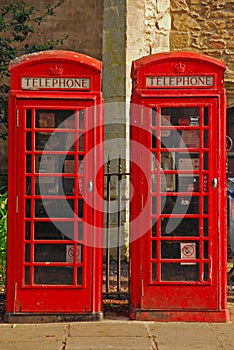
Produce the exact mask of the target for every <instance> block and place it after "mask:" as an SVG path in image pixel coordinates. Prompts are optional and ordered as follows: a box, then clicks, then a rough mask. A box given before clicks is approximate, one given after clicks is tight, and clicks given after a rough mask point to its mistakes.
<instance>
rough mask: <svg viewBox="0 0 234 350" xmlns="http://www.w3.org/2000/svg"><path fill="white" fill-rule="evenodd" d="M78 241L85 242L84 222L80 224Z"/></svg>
mask: <svg viewBox="0 0 234 350" xmlns="http://www.w3.org/2000/svg"><path fill="white" fill-rule="evenodd" d="M78 240H79V241H83V222H82V221H79V222H78Z"/></svg>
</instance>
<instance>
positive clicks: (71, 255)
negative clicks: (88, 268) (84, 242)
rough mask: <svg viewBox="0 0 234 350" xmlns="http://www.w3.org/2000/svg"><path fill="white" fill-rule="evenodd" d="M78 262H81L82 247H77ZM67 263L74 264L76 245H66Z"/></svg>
mask: <svg viewBox="0 0 234 350" xmlns="http://www.w3.org/2000/svg"><path fill="white" fill-rule="evenodd" d="M75 261H76V262H81V245H78V246H77V258H76V259H75ZM66 262H68V263H73V262H74V245H73V244H67V245H66Z"/></svg>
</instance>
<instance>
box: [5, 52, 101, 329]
mask: <svg viewBox="0 0 234 350" xmlns="http://www.w3.org/2000/svg"><path fill="white" fill-rule="evenodd" d="M101 72H102V67H101V62H99V61H97V60H96V59H93V58H91V57H88V56H85V55H82V54H79V53H75V52H67V51H59V50H54V51H48V52H41V53H36V54H31V55H26V56H23V57H21V58H19V59H17V60H14V61H13V62H12V63H11V64H10V73H11V91H10V101H9V223H8V268H7V308H6V312H7V319H8V320H10V321H11V322H12V321H13V322H17V321H19V320H20V317H21V316H23V317H24V320H25V316H28V319H27V320H30V317H31V316H33V317H31V318H32V319H33V321H35V320H44V319H45V317H44V316H43V315H45V314H47V319H49V320H57V319H59V320H72V319H74V320H79V319H87V320H89V319H100V318H101V317H102V312H101V311H102V249H101V239H102V229H101V227H102V210H101V205H102V200H101V195H100V196H97V195H96V193H95V186H96V187H97V188H98V191H99V193H100V194H101V193H102V190H103V176H102V174H101V171H102V167H101V164H102V161H103V148H102V141H103V127H102V125H103V114H102V103H103V101H102V94H101ZM97 172H99V174H100V176H99V177H98V178H97V176H95V174H97ZM94 196H95V197H94ZM48 315H50V317H49V316H48ZM48 317H49V318H48ZM58 317H59V318H58Z"/></svg>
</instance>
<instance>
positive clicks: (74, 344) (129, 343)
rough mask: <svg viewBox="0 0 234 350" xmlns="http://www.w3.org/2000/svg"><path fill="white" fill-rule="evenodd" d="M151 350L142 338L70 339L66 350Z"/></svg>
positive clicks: (146, 339) (147, 341) (148, 342)
mask: <svg viewBox="0 0 234 350" xmlns="http://www.w3.org/2000/svg"><path fill="white" fill-rule="evenodd" d="M112 349H113V350H152V347H151V342H150V340H149V339H148V338H144V337H135V336H133V337H121V336H120V337H89V338H86V337H71V338H68V340H67V344H66V350H112Z"/></svg>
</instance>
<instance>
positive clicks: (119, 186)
mask: <svg viewBox="0 0 234 350" xmlns="http://www.w3.org/2000/svg"><path fill="white" fill-rule="evenodd" d="M111 168H114V166H112V165H111V161H110V159H109V157H108V161H107V167H106V171H105V173H104V176H105V180H106V203H107V208H106V218H105V219H106V220H105V226H106V227H105V228H106V234H105V240H106V242H105V247H106V248H105V256H104V269H103V298H109V297H115V298H123V297H126V296H128V262H127V259H126V254H125V252H124V246H123V243H124V242H123V240H122V234H121V233H122V231H123V222H122V215H123V214H124V209H123V208H122V203H123V180H124V181H125V183H126V182H128V179H129V173H128V172H123V169H122V159H121V157H119V159H118V165H117V170H115V169H113V171H112V169H111ZM115 168H116V166H115ZM114 180H115V182H116V180H117V183H116V190H117V193H116V196H115V197H114V199H115V205H116V206H117V210H116V213H115V214H116V224H115V230H114V233H115V234H116V235H117V237H115V238H114V239H115V242H116V244H115V247H113V246H112V242H111V240H112V239H113V237H111V215H112V213H111V201H112V200H113V198H112V195H111V184H112V183H113V181H114ZM124 244H125V247H126V246H127V245H128V242H126V241H125V243H124Z"/></svg>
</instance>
